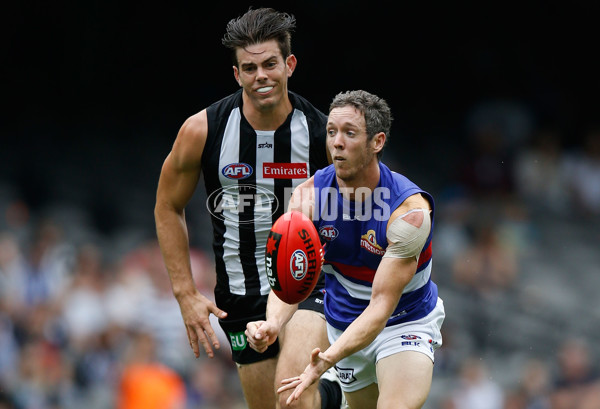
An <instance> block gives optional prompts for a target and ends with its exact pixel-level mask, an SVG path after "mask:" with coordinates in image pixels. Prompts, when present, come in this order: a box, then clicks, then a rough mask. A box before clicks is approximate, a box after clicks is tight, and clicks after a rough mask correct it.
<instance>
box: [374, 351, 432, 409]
mask: <svg viewBox="0 0 600 409" xmlns="http://www.w3.org/2000/svg"><path fill="white" fill-rule="evenodd" d="M432 376H433V362H432V361H431V359H430V358H429V357H428V356H427V355H425V354H423V353H421V352H416V351H403V352H399V353H397V354H393V355H390V356H388V357H386V358H383V359H380V360H379V361H378V362H377V382H378V383H379V406H378V408H379V409H386V408H403V409H404V408H406V409H418V408H420V407H422V406H423V404H425V401H426V400H427V396H428V395H429V390H430V389H431V379H432Z"/></svg>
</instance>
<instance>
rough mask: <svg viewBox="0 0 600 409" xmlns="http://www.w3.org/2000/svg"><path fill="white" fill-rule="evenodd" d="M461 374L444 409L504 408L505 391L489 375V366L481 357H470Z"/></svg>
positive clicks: (445, 402) (444, 403)
mask: <svg viewBox="0 0 600 409" xmlns="http://www.w3.org/2000/svg"><path fill="white" fill-rule="evenodd" d="M459 376H460V378H459V380H458V384H457V385H456V386H457V387H456V389H455V390H454V391H453V392H452V393H451V396H450V397H448V398H446V399H444V401H443V406H442V407H443V409H483V408H485V409H502V407H503V405H504V392H503V390H502V388H501V386H500V385H499V384H498V383H497V382H496V381H494V380H493V379H491V378H489V377H488V371H487V367H486V365H485V363H484V362H483V361H482V360H481V359H479V358H476V357H470V358H468V359H467V360H466V361H465V362H464V363H463V365H462V367H461V369H460V373H459Z"/></svg>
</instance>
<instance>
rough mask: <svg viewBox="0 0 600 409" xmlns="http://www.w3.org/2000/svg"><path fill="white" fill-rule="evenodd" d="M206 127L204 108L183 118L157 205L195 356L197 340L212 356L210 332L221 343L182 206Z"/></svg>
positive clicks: (190, 192) (191, 184) (168, 261)
mask: <svg viewBox="0 0 600 409" xmlns="http://www.w3.org/2000/svg"><path fill="white" fill-rule="evenodd" d="M207 130H208V126H207V119H206V111H201V112H200V113H198V114H196V115H194V116H192V117H190V118H188V120H187V121H186V122H185V123H184V124H183V126H182V127H181V129H180V131H179V133H178V135H177V139H176V140H175V143H174V144H173V148H172V150H171V152H170V153H169V155H168V156H167V158H166V159H165V161H164V163H163V167H162V170H161V173H160V178H159V182H158V188H157V193H156V205H155V208H154V218H155V222H156V233H157V237H158V241H159V244H160V248H161V251H162V255H163V259H164V262H165V266H166V268H167V271H168V272H169V278H170V280H171V285H172V289H173V294H174V295H175V297H176V298H177V301H178V302H179V306H180V308H181V312H182V316H183V319H184V322H185V324H186V329H187V332H188V337H189V340H190V344H191V346H192V349H193V350H194V354H195V355H196V356H198V354H199V346H198V340H200V342H201V343H202V344H203V345H204V348H205V350H206V352H207V354H208V355H209V356H212V349H211V348H210V343H209V342H208V339H207V337H206V336H208V338H209V339H210V340H211V341H212V345H213V346H215V347H217V348H218V346H219V343H218V340H217V338H216V336H215V334H214V331H213V330H212V327H211V325H210V323H209V322H208V316H209V313H210V312H212V313H213V314H215V315H218V316H222V314H223V312H222V311H220V310H218V309H217V308H216V306H215V305H214V304H213V303H212V302H211V301H210V300H208V299H207V298H206V297H205V296H203V295H202V294H200V293H199V292H198V290H197V288H196V286H195V284H194V280H193V277H192V271H191V263H190V251H189V240H188V231H187V226H186V221H185V211H184V209H185V206H186V205H187V204H188V202H189V201H190V199H191V197H192V195H193V193H194V190H195V188H196V185H197V183H198V179H199V178H200V172H201V159H202V151H203V150H204V144H205V142H206V135H207ZM204 332H206V335H205V334H204Z"/></svg>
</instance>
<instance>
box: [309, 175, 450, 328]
mask: <svg viewBox="0 0 600 409" xmlns="http://www.w3.org/2000/svg"><path fill="white" fill-rule="evenodd" d="M379 170H380V180H379V184H378V186H377V188H376V189H375V190H374V191H373V192H372V194H371V196H370V197H369V198H368V199H367V200H365V201H364V202H362V203H359V202H354V201H348V200H346V199H343V198H342V196H341V195H340V193H339V189H338V184H337V181H336V177H335V169H334V167H333V165H331V166H329V167H327V168H325V169H323V170H320V171H318V172H317V173H316V174H315V179H314V182H315V207H314V215H315V216H313V220H314V222H315V226H316V227H317V230H318V231H319V235H320V237H321V240H322V241H323V242H324V243H326V244H325V264H324V266H323V272H325V273H326V275H325V316H326V318H327V322H328V323H330V324H331V325H332V326H334V327H335V328H337V329H340V330H345V329H346V327H348V325H350V324H351V323H352V321H354V320H355V319H356V318H357V317H358V316H359V315H360V314H361V313H362V312H363V311H364V309H365V308H366V307H367V305H368V304H369V300H370V299H371V292H372V286H373V279H374V277H375V273H376V271H377V267H378V266H379V263H380V262H381V258H382V256H383V254H384V253H385V250H386V248H387V235H386V230H387V223H388V220H389V216H390V215H391V213H392V212H393V211H394V210H395V209H396V208H397V207H398V206H399V205H400V204H402V202H403V201H404V200H405V199H406V198H407V197H409V196H411V195H413V194H415V193H421V194H422V195H423V196H424V197H426V198H427V199H428V200H429V202H430V203H431V207H432V213H431V217H432V223H431V232H430V233H429V237H428V238H427V242H426V243H425V246H424V247H423V250H422V251H421V254H420V255H419V259H418V263H417V264H418V266H417V272H416V274H415V275H414V277H413V278H412V280H411V281H410V282H409V283H408V284H407V285H406V287H405V288H404V291H403V294H402V297H401V298H400V301H399V303H398V306H397V307H396V309H395V310H394V312H393V313H392V315H391V317H390V319H389V320H388V322H387V324H386V325H387V326H390V325H395V324H399V323H402V322H407V321H414V320H417V319H419V318H422V317H424V316H426V315H427V314H428V313H429V312H430V311H431V310H432V309H433V308H434V307H435V305H436V302H437V298H438V297H437V296H438V291H437V286H436V284H435V283H434V282H433V281H432V280H431V261H432V252H431V238H432V232H433V198H432V197H431V195H430V194H429V193H427V192H425V191H423V190H421V189H420V188H419V187H418V186H417V185H415V184H414V183H413V182H411V181H410V180H409V179H407V178H406V177H404V176H403V175H400V174H399V173H396V172H392V171H391V170H390V169H389V168H388V167H387V166H386V165H384V164H383V163H379Z"/></svg>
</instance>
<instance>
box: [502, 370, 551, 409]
mask: <svg viewBox="0 0 600 409" xmlns="http://www.w3.org/2000/svg"><path fill="white" fill-rule="evenodd" d="M549 394H550V370H549V368H548V365H547V364H546V363H545V362H544V361H541V360H539V359H535V358H531V359H528V360H527V361H526V362H525V364H524V366H523V368H522V370H521V377H520V378H519V380H518V385H517V387H516V388H514V389H513V390H511V391H509V392H508V395H507V397H506V402H505V405H504V409H552V408H551V407H550V398H549Z"/></svg>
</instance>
